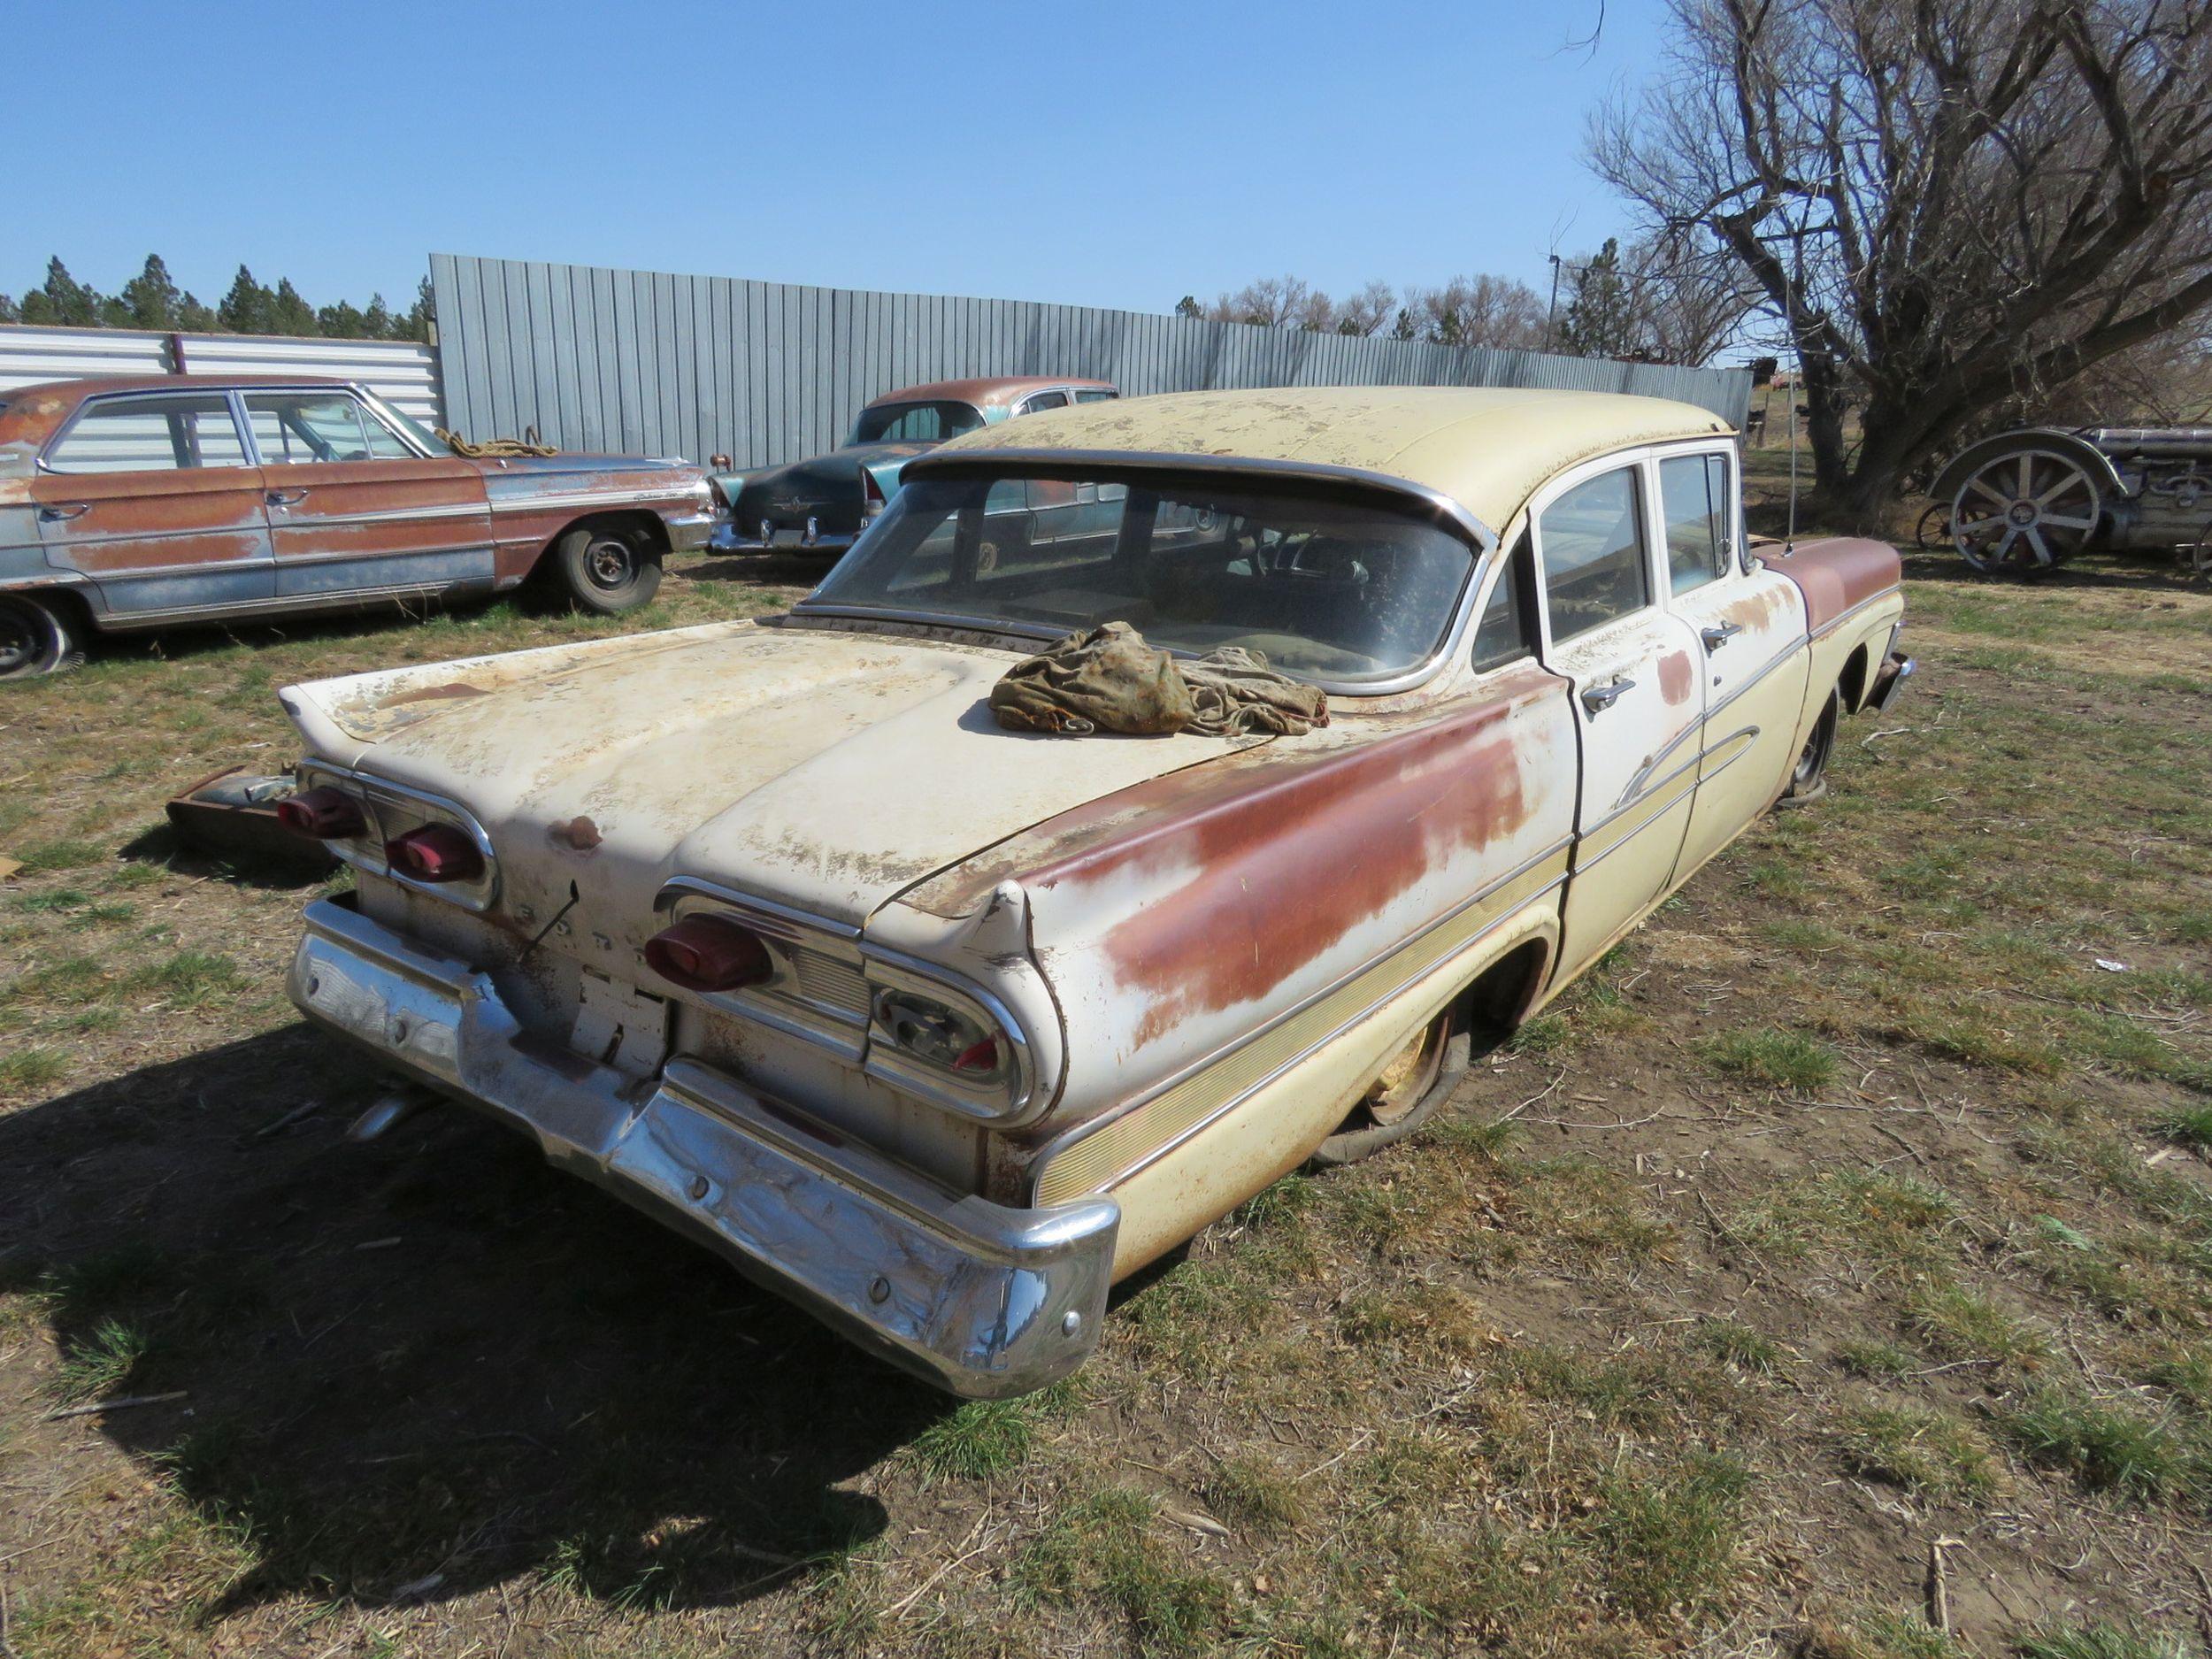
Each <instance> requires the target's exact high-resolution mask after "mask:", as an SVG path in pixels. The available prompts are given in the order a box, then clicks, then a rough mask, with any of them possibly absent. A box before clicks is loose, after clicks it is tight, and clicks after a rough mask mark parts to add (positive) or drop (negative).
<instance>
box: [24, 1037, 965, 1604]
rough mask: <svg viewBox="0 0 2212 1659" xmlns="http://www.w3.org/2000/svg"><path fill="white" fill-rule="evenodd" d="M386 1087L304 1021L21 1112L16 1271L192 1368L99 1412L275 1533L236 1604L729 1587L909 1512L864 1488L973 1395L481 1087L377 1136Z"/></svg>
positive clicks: (75, 1364)
mask: <svg viewBox="0 0 2212 1659" xmlns="http://www.w3.org/2000/svg"><path fill="white" fill-rule="evenodd" d="M380 1087H381V1085H380V1080H379V1079H377V1078H376V1077H375V1076H374V1075H373V1074H371V1073H369V1072H368V1071H367V1069H366V1068H365V1067H363V1066H361V1065H359V1064H357V1063H356V1062H354V1061H353V1060H351V1059H350V1058H349V1057H348V1056H344V1055H342V1054H341V1053H340V1052H339V1051H338V1050H336V1049H335V1048H333V1047H331V1046H330V1045H329V1044H328V1043H327V1042H326V1041H324V1040H323V1039H321V1038H320V1037H319V1036H317V1035H316V1034H315V1033H311V1032H310V1031H308V1030H307V1029H306V1028H305V1027H303V1026H297V1025H294V1026H288V1027H285V1028H284V1029H281V1030H280V1031H276V1032H273V1033H267V1034H265V1035H263V1036H259V1037H255V1038H251V1039H249V1040H247V1041H241V1042H235V1043H232V1044H229V1045H227V1046H226V1047H223V1048H216V1049H213V1050H211V1051H209V1052H207V1053H204V1054H201V1055H196V1056H192V1057H190V1058H188V1059H185V1060H180V1061H176V1062H173V1063H169V1064H160V1065H154V1066H150V1067H147V1068H146V1069H144V1070H142V1071H138V1072H135V1073H134V1074H132V1075H130V1076H127V1077H124V1078H121V1079H116V1080H115V1081H112V1082H110V1083H104V1084H100V1085H96V1086H95V1087H89V1088H86V1089H82V1090H80V1091H77V1092H75V1093H73V1094H65V1095H63V1096H60V1097H58V1098H57V1099H54V1100H51V1101H48V1102H44V1103H42V1104H40V1105H36V1106H32V1107H27V1108H23V1109H20V1110H16V1111H14V1112H12V1113H8V1114H5V1115H4V1116H0V1289H5V1290H7V1291H10V1292H13V1293H17V1294H28V1295H30V1296H32V1297H34V1298H35V1300H36V1304H37V1305H38V1306H39V1307H40V1309H41V1310H42V1312H43V1314H44V1317H46V1318H47V1319H48V1320H49V1321H50V1324H51V1325H52V1327H53V1330H54V1333H55V1336H56V1339H57V1340H58V1344H59V1346H60V1348H61V1351H62V1356H63V1363H62V1367H61V1373H60V1375H61V1378H62V1379H63V1380H64V1381H67V1380H68V1379H76V1380H77V1381H78V1382H79V1383H80V1384H88V1385H89V1386H85V1387H84V1388H83V1390H82V1391H83V1392H84V1393H86V1394H90V1395H91V1396H93V1397H103V1398H119V1397H124V1396H144V1395H148V1394H167V1393H171V1392H179V1393H180V1394H181V1395H182V1398H180V1399H178V1400H175V1401H172V1402H162V1403H157V1404H151V1405H146V1406H141V1407H138V1408H135V1409H122V1410H117V1411H112V1412H110V1413H106V1414H104V1415H102V1416H97V1417H88V1419H87V1422H88V1423H93V1424H97V1425H98V1426H99V1428H100V1430H101V1431H102V1432H104V1433H106V1434H107V1435H108V1436H109V1437H110V1438H111V1440H113V1441H114V1442H115V1444H117V1445H118V1446H119V1447H120V1448H123V1449H124V1450H125V1451H127V1452H128V1453H129V1454H130V1455H132V1456H133V1457H134V1459H136V1460H138V1461H139V1462H140V1463H142V1464H143V1465H145V1466H147V1467H148V1468H149V1469H150V1470H152V1471H156V1472H157V1473H159V1474H162V1475H164V1476H165V1478H166V1479H168V1480H169V1481H170V1482H171V1483H172V1484H173V1486H174V1488H175V1490H176V1491H177V1493H178V1494H180V1497H181V1498H182V1499H183V1500H184V1501H185V1502H188V1503H189V1504H190V1505H192V1506H193V1507H194V1509H196V1512H197V1515H198V1516H199V1517H200V1518H201V1520H202V1521H203V1522H204V1523H206V1524H207V1525H210V1526H211V1527H214V1528H217V1529H220V1530H226V1531H227V1532H229V1534H230V1535H231V1536H232V1537H233V1538H234V1539H241V1540H242V1541H243V1542H244V1543H245V1544H246V1545H247V1547H248V1548H249V1550H250V1555H251V1558H252V1560H253V1563H254V1564H253V1565H252V1566H251V1567H250V1570H248V1571H246V1572H245V1573H244V1574H243V1576H242V1577H241V1578H238V1579H237V1580H236V1581H235V1582H234V1584H233V1585H232V1586H231V1587H230V1588H229V1590H228V1591H227V1594H226V1595H225V1596H224V1598H223V1600H222V1602H221V1604H220V1605H219V1607H217V1608H216V1609H213V1610H214V1611H215V1612H216V1613H217V1614H221V1613H224V1612H228V1611H234V1610H237V1609H242V1608H245V1607H250V1606H252V1605H256V1604H258V1603H260V1602H263V1601H271V1600H274V1599H278V1598H282V1597H287V1596H307V1597H311V1598H314V1599H317V1600H326V1599H339V1600H346V1601H354V1602H357V1603H361V1604H366V1605H387V1604H390V1603H393V1602H395V1601H406V1600H420V1599H429V1600H444V1599H447V1598H449V1597H453V1596H458V1595H465V1594H470V1593H471V1592H472V1591H476V1590H480V1589H483V1588H487V1587H488V1586H491V1585H493V1584H495V1583H498V1582H502V1581H504V1580H507V1579H510V1578H516V1577H518V1576H525V1575H534V1576H537V1577H539V1578H544V1579H548V1580H550V1581H554V1582H557V1583H560V1584H563V1585H565V1586H567V1587H569V1588H571V1589H572V1590H576V1591H579V1592H581V1593H583V1594H588V1595H592V1596H595V1597H597V1598H601V1599H603V1600H607V1601H614V1602H618V1603H623V1604H630V1605H641V1606H659V1607H692V1606H705V1605H716V1604H725V1603H728V1602H732V1601H741V1600H744V1599H747V1598H749V1597H750V1596H752V1595H755V1594H763V1593H765V1592H766V1591H767V1590H769V1589H771V1588H772V1587H785V1586H788V1585H789V1584H790V1583H791V1582H792V1580H793V1579H794V1578H796V1577H799V1576H803V1575H805V1574H807V1573H809V1572H812V1571H819V1570H820V1569H821V1567H822V1566H823V1565H824V1564H825V1563H833V1562H834V1561H836V1560H837V1559H838V1558H839V1557H841V1555H843V1554H844V1553H845V1552H847V1551H849V1550H850V1549H852V1548H855V1547H856V1546H858V1545H860V1544H862V1543H864V1542H865V1541H866V1540H870V1539H872V1538H873V1537H875V1536H876V1535H877V1534H879V1532H881V1531H882V1530H883V1528H884V1526H885V1524H886V1515H885V1511H884V1509H883V1507H882V1505H881V1504H880V1503H879V1501H878V1500H877V1499H876V1498H875V1497H874V1496H873V1495H872V1494H867V1493H864V1492H859V1491H855V1490H852V1489H850V1487H849V1483H850V1482H852V1481H853V1479H854V1478H855V1477H856V1476H858V1475H860V1474H861V1473H863V1472H864V1471H868V1470H870V1469H872V1468H873V1467H874V1466H875V1465H876V1464H878V1463H879V1462H880V1461H881V1460H882V1459H883V1458H885V1457H886V1456H887V1455H889V1454H890V1453H892V1452H893V1451H895V1449H896V1448H899V1447H900V1446H902V1445H903V1444H904V1443H905V1442H906V1441H908V1440H910V1439H911V1438H912V1437H913V1436H914V1435H915V1434H917V1433H918V1432H920V1431H921V1430H922V1429H923V1428H924V1427H926V1425H929V1424H930V1423H931V1422H933V1421H934V1420H936V1419H937V1418H939V1417H941V1416H943V1415H944V1414H945V1413H946V1411H947V1410H948V1409H949V1407H950V1404H951V1402H949V1401H947V1400H946V1399H945V1398H944V1397H943V1396H941V1395H939V1394H935V1393H934V1392H933V1391H931V1390H930V1389H928V1388H926V1386H923V1385H921V1384H919V1383H917V1382H914V1381H911V1380H910V1379H906V1378H904V1377H903V1376H901V1375H900V1374H898V1373H896V1372H895V1371H891V1370H890V1369H889V1368H887V1367H886V1366H884V1365H882V1364H880V1363H878V1362H876V1361H873V1360H872V1359H870V1358H867V1357H865V1356H863V1355H861V1354H859V1353H857V1352H856V1350H854V1349H852V1348H849V1347H848V1346H847V1345H846V1344H844V1343H843V1342H841V1340H838V1339H837V1338H835V1337H833V1336H832V1335H831V1334H830V1333H828V1332H827V1331H826V1330H824V1329H823V1328H822V1327H820V1326H819V1325H816V1324H815V1323H814V1322H813V1321H812V1320H810V1318H808V1317H806V1316H805V1315H803V1314H802V1313H800V1312H799V1311H797V1310H795V1309H793V1308H791V1307H789V1306H787V1305H786V1304H785V1303H783V1302H780V1301H778V1300H776V1299H774V1298H772V1297H771V1296H769V1295H767V1294H764V1293H761V1292H758V1291H757V1290H755V1289H753V1288H752V1287H751V1286H749V1285H747V1284H746V1283H745V1282H744V1281H743V1280H742V1279H740V1278H739V1277H738V1276H737V1275H736V1274H734V1273H733V1272H732V1271H729V1270H728V1269H727V1268H726V1267H725V1266H723V1265H722V1264H721V1263H718V1261H716V1260H715V1259H714V1258H712V1257H710V1256H708V1255H707V1254H706V1253H704V1252H703V1251H702V1250H700V1249H698V1248H695V1246H692V1245H690V1244H688V1243H687V1242H685V1241H684V1240H680V1239H679V1238H677V1237H675V1236H674V1235H673V1234H672V1233H668V1232H666V1231H664V1229H663V1228H661V1227H659V1226H657V1225H655V1224H653V1223H652V1222H650V1221H649V1220H648V1219H647V1218H645V1217H642V1216H640V1215H637V1214H635V1213H634V1212H633V1211H631V1210H628V1209H626V1208H625V1207H624V1206H622V1205H620V1204H618V1203H617V1202H615V1201H613V1200H612V1199H611V1198H608V1197H606V1196H605V1195H604V1194H600V1193H598V1192H597V1191H595V1190H594V1189H593V1188H591V1187H588V1186H587V1185H585V1184H584V1183H582V1182H580V1181H578V1180H576V1179H572V1178H571V1177H568V1176H565V1175H562V1174H560V1173H558V1172H557V1171H552V1170H550V1169H548V1168H547V1167H546V1166H545V1165H544V1164H542V1163H541V1161H540V1159H539V1157H538V1156H537V1153H536V1150H535V1148H533V1147H531V1146H529V1145H528V1144H527V1143H526V1142H525V1141H522V1140H521V1139H520V1138H519V1137H516V1136H513V1135H511V1134H509V1133H506V1132H504V1131H503V1130H501V1129H499V1128H498V1127H496V1126H495V1125H491V1124H489V1123H487V1122H484V1121H482V1120H480V1119H478V1118H475V1117H473V1116H472V1115H470V1114H468V1113H466V1112H465V1111H463V1110H459V1109H457V1108H452V1109H448V1108H445V1107H438V1108H434V1109H432V1110H428V1111H426V1112H425V1113H423V1114H421V1115H419V1116H418V1117H416V1118H411V1119H410V1120H408V1121H406V1122H405V1123H403V1125H401V1126H400V1127H399V1128H397V1129H396V1130H394V1131H393V1132H392V1133H390V1134H388V1136H387V1137H385V1138H384V1139H383V1140H380V1141H376V1142H374V1143H372V1144H370V1145H368V1146H356V1145H354V1144H352V1143H350V1142H349V1141H346V1140H345V1139H344V1136H343V1131H344V1129H345V1126H346V1125H347V1124H348V1122H349V1120H350V1118H351V1117H352V1116H353V1115H354V1114H355V1113H356V1112H357V1111H358V1110H359V1109H360V1108H361V1107H363V1106H364V1105H365V1104H366V1103H367V1102H369V1101H370V1100H371V1099H373V1097H374V1096H375V1095H376V1094H378V1093H379V1092H380ZM311 1102H312V1107H313V1109H312V1110H307V1111H305V1112H304V1113H301V1109H302V1108H303V1107H305V1106H308V1105H310V1103H311ZM296 1113H298V1114H300V1115H297V1116H292V1115H291V1114H296Z"/></svg>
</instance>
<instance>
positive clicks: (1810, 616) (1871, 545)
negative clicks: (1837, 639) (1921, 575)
mask: <svg viewBox="0 0 2212 1659" xmlns="http://www.w3.org/2000/svg"><path fill="white" fill-rule="evenodd" d="M1761 557H1763V559H1765V561H1766V567H1767V568H1768V569H1769V570H1770V571H1778V572H1781V574H1783V575H1785V576H1786V577H1788V578H1789V579H1790V580H1792V581H1793V582H1795V583H1796V584H1797V587H1798V590H1799V591H1800V592H1801V593H1802V594H1803V595H1805V618H1806V621H1805V626H1806V631H1807V632H1808V633H1811V634H1818V633H1819V632H1820V631H1821V629H1823V628H1824V627H1826V626H1828V625H1829V624H1830V623H1831V622H1833V621H1834V620H1835V619H1836V618H1838V617H1840V616H1841V615H1842V614H1843V613H1844V612H1845V611H1849V610H1850V609H1852V608H1853V607H1854V606H1855V605H1860V604H1863V603H1865V602H1866V601H1867V600H1869V599H1871V598H1873V597H1874V596H1875V595H1877V594H1880V593H1886V592H1887V591H1888V590H1889V589H1890V588H1894V587H1896V586H1897V583H1898V579H1899V577H1900V576H1901V574H1902V572H1903V565H1901V562H1900V561H1899V559H1898V557H1897V549H1895V548H1893V547H1892V546H1890V545H1889V543H1888V542H1886V541H1867V540H1865V539H1863V538H1861V537H1856V536H1835V537H1832V538H1830V539H1829V540H1826V541H1806V542H1801V543H1800V544H1799V546H1798V548H1797V550H1796V551H1795V552H1794V553H1791V554H1789V555H1787V556H1786V557H1785V556H1783V555H1781V554H1778V553H1768V552H1764V551H1763V552H1762V553H1761Z"/></svg>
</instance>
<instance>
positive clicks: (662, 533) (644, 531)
mask: <svg viewBox="0 0 2212 1659" xmlns="http://www.w3.org/2000/svg"><path fill="white" fill-rule="evenodd" d="M582 529H591V530H618V531H622V532H625V533H626V534H633V535H638V536H641V537H642V538H643V540H644V544H645V547H646V549H647V550H648V551H649V552H653V553H660V554H666V553H667V552H668V551H669V541H668V526H666V525H664V524H663V523H662V522H661V519H660V515H659V514H658V513H654V512H648V511H645V510H644V509H643V508H636V509H634V510H630V511H619V512H588V513H583V514H580V516H578V517H576V518H571V519H570V520H569V521H568V522H567V523H566V524H565V525H563V526H561V527H560V528H559V529H558V530H556V531H555V532H554V533H553V534H552V535H551V536H550V537H549V538H548V539H547V541H546V543H545V545H544V546H543V547H541V548H540V549H538V557H539V558H540V559H541V560H542V559H543V558H544V557H545V556H546V555H547V554H549V553H550V552H551V551H552V550H553V549H555V548H557V547H558V546H559V545H560V543H561V538H562V537H563V536H565V535H566V534H568V533H569V532H570V531H572V530H582Z"/></svg>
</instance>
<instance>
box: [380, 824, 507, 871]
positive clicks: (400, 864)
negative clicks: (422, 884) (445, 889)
mask: <svg viewBox="0 0 2212 1659" xmlns="http://www.w3.org/2000/svg"><path fill="white" fill-rule="evenodd" d="M384 857H385V861H386V862H387V863H388V864H390V865H391V866H392V868H393V869H394V870H396V871H397V872H399V873H400V874H401V875H403V876H411V877H412V878H413V879H415V880H417V881H473V880H474V879H476V878H477V877H479V876H480V875H482V874H483V873H484V855H483V854H482V853H480V852H479V851H478V850H477V847H476V843H475V842H474V841H472V840H470V839H469V837H468V836H467V834H465V833H464V832H462V831H460V830H457V829H456V828H454V827H453V826H452V825H450V824H426V825H424V826H422V827H421V828H420V829H411V830H409V831H408V832H407V833H405V834H404V835H396V836H394V837H393V838H392V839H391V840H390V841H386V842H385V843H384Z"/></svg>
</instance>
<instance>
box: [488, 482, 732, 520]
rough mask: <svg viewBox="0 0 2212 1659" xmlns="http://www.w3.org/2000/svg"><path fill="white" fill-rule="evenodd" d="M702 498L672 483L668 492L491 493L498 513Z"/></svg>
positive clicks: (664, 490)
mask: <svg viewBox="0 0 2212 1659" xmlns="http://www.w3.org/2000/svg"><path fill="white" fill-rule="evenodd" d="M487 481H488V482H495V481H496V480H487ZM698 496H699V491H697V490H696V489H693V488H687V486H684V485H682V484H679V483H676V482H673V481H671V483H670V485H669V487H668V488H666V489H620V490H614V489H608V490H598V489H591V490H570V491H568V492H566V493H565V494H562V495H552V494H546V495H502V494H500V493H499V491H497V490H496V489H494V490H493V491H492V493H491V510H492V511H494V512H543V511H561V510H565V509H566V508H570V507H628V506H634V505H640V504H642V503H646V502H654V501H668V500H670V499H671V498H672V497H678V498H681V499H684V500H692V499H695V498H697V497H698Z"/></svg>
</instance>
